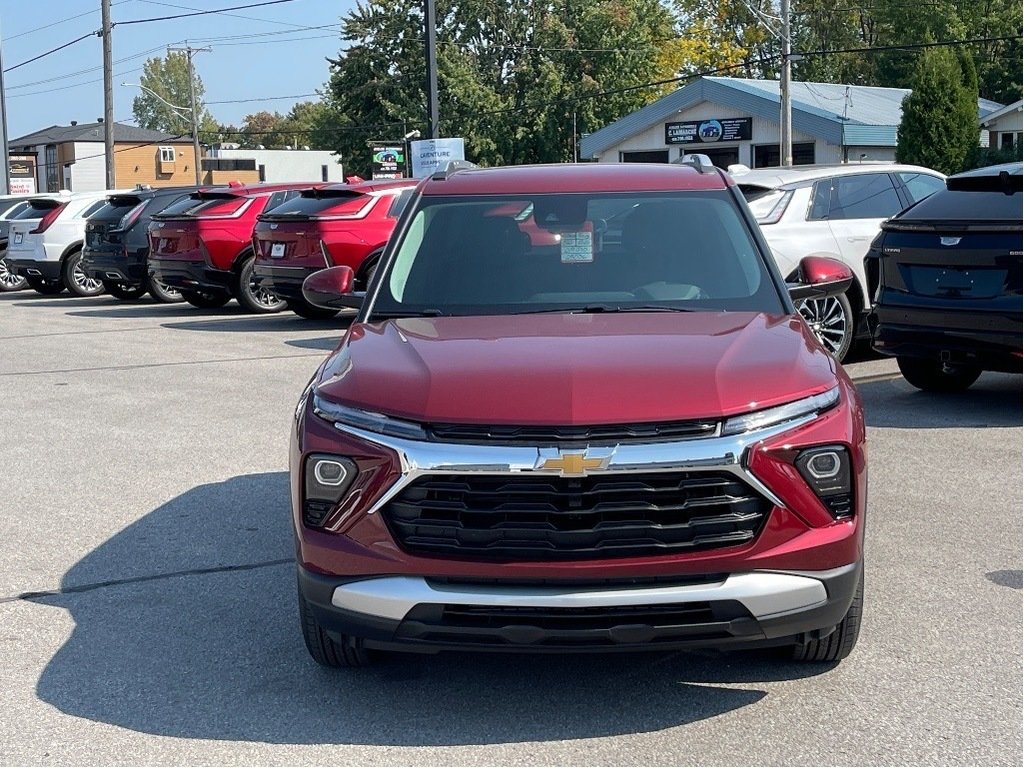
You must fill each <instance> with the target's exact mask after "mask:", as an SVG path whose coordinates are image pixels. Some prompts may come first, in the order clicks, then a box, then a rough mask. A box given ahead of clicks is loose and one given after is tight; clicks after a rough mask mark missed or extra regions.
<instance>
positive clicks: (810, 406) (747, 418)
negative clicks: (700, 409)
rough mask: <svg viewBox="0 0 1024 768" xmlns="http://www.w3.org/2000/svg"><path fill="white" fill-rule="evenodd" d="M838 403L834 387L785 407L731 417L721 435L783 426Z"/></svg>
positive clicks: (836, 390) (837, 392)
mask: <svg viewBox="0 0 1024 768" xmlns="http://www.w3.org/2000/svg"><path fill="white" fill-rule="evenodd" d="M838 402H839V387H838V386H835V387H833V388H832V389H830V390H829V391H828V392H822V393H821V394H820V395H812V396H811V397H805V398H804V399H803V400H796V401H794V402H792V403H786V404H785V405H777V406H775V407H774V408H765V409H764V410H763V411H753V412H752V413H744V414H742V415H740V416H733V417H732V418H731V419H726V422H725V424H723V425H722V434H723V435H738V434H741V433H743V432H751V431H753V430H755V429H763V428H764V427H771V426H774V425H775V424H783V423H785V422H787V421H793V420H794V419H799V418H801V417H803V416H808V415H811V414H818V413H821V412H823V411H827V410H828V409H829V408H832V407H833V406H834V405H835V404H836V403H838Z"/></svg>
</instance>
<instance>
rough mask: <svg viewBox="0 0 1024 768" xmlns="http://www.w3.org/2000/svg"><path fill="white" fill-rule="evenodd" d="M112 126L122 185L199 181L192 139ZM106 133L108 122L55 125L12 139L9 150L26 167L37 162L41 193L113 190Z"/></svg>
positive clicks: (116, 169) (117, 180) (117, 173)
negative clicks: (109, 187)
mask: <svg viewBox="0 0 1024 768" xmlns="http://www.w3.org/2000/svg"><path fill="white" fill-rule="evenodd" d="M112 125H113V132H114V180H115V185H116V186H117V187H119V188H126V187H133V186H135V185H136V184H148V185H150V186H153V187H173V186H179V185H182V184H193V183H194V182H195V167H196V165H195V163H196V159H195V151H194V150H193V147H192V139H191V137H189V136H174V135H171V134H167V133H162V132H160V131H150V130H147V129H145V128H138V127H136V126H133V125H125V124H123V123H112ZM105 129H106V125H104V123H103V121H102V120H100V121H98V122H95V123H84V124H83V123H77V122H75V121H72V122H71V124H70V125H51V126H50V127H49V128H44V129H42V130H41V131H36V132H35V133H30V134H28V135H26V136H20V137H18V138H15V139H10V140H8V142H7V144H8V151H9V153H10V155H11V157H12V158H14V157H17V158H19V159H20V161H21V162H22V163H23V164H28V165H32V164H34V168H35V180H36V190H38V191H39V192H56V191H58V190H61V189H68V190H71V191H72V192H98V191H100V190H103V189H106V188H107V183H106V160H105V157H104V140H105V137H106V131H105Z"/></svg>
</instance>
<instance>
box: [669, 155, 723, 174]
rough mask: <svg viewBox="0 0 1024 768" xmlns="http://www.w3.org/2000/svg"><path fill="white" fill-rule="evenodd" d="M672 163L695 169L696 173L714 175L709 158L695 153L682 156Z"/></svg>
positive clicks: (712, 164)
mask: <svg viewBox="0 0 1024 768" xmlns="http://www.w3.org/2000/svg"><path fill="white" fill-rule="evenodd" d="M672 162H673V163H675V164H677V165H688V166H690V167H691V168H694V169H696V171H697V172H698V173H714V171H715V164H714V163H712V162H711V158H710V157H708V156H707V155H702V154H699V153H696V152H695V153H694V154H692V155H683V156H682V157H680V158H679V159H678V160H673V161H672Z"/></svg>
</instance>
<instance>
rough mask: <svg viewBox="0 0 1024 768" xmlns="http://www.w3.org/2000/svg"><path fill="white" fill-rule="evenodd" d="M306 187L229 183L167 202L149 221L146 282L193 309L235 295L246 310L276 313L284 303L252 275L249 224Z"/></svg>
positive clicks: (222, 302)
mask: <svg viewBox="0 0 1024 768" xmlns="http://www.w3.org/2000/svg"><path fill="white" fill-rule="evenodd" d="M309 187H310V183H309V182H304V183H294V184H250V185H245V184H240V183H237V182H232V184H231V185H229V186H227V187H216V188H213V189H202V190H199V191H198V192H194V193H193V194H191V195H189V196H188V197H187V198H184V199H183V200H180V201H178V202H176V203H172V204H171V205H169V206H167V207H166V208H164V210H162V211H161V212H160V213H158V214H156V215H155V216H154V217H153V220H152V222H150V225H149V243H150V246H149V262H148V269H149V275H150V278H151V280H153V281H156V282H157V283H162V284H163V285H167V286H170V287H171V288H176V289H178V290H179V291H181V295H182V296H183V297H184V298H185V301H187V302H188V303H189V304H192V305H193V306H196V307H203V308H212V307H222V306H224V305H225V304H227V303H228V302H229V301H230V300H231V298H232V297H234V298H235V299H237V300H238V303H239V304H241V305H242V306H243V307H244V308H245V309H247V310H249V311H250V312H279V311H280V310H282V309H284V306H285V304H284V301H282V300H281V299H280V298H279V297H277V296H275V295H274V293H273V292H272V291H269V290H267V289H265V288H261V287H260V286H259V285H258V284H257V281H256V278H255V275H254V274H253V262H254V253H253V249H252V228H253V225H254V224H255V223H256V217H257V216H259V215H260V214H261V213H263V212H264V211H267V210H270V209H272V208H275V207H277V206H278V205H280V204H281V203H283V202H285V201H286V200H289V199H291V198H293V197H296V196H298V194H299V193H300V192H301V191H302V190H303V189H308V188H309Z"/></svg>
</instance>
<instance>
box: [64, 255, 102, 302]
mask: <svg viewBox="0 0 1024 768" xmlns="http://www.w3.org/2000/svg"><path fill="white" fill-rule="evenodd" d="M60 274H61V279H62V280H63V281H64V287H65V288H67V289H68V290H69V291H71V293H73V294H74V295H75V296H82V297H87V296H99V295H100V294H101V293H103V292H104V291H105V290H106V289H105V288H104V287H103V283H102V282H101V281H99V280H97V279H95V278H93V277H89V276H88V275H87V274H86V273H85V270H84V269H82V252H81V251H75V252H74V253H72V254H71V255H70V256H68V257H67V258H66V259H64V266H62V267H61V270H60Z"/></svg>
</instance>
